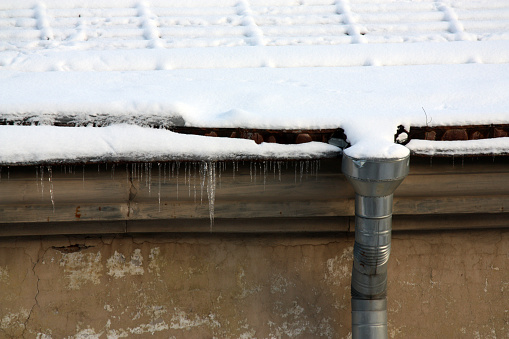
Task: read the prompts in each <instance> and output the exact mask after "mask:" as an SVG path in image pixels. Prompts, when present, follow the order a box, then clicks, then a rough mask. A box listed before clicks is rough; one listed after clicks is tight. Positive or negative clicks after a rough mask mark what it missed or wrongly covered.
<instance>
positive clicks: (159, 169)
mask: <svg viewBox="0 0 509 339" xmlns="http://www.w3.org/2000/svg"><path fill="white" fill-rule="evenodd" d="M157 169H158V179H159V180H158V190H157V200H158V202H159V212H161V163H159V162H158V163H157Z"/></svg>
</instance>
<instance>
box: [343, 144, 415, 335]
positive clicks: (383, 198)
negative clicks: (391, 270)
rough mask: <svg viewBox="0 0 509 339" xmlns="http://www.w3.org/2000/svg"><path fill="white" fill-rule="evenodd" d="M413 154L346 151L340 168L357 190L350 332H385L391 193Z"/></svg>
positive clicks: (406, 172)
mask: <svg viewBox="0 0 509 339" xmlns="http://www.w3.org/2000/svg"><path fill="white" fill-rule="evenodd" d="M409 163H410V157H409V156H406V157H404V158H399V159H383V158H380V159H378V158H375V159H372V158H370V159H356V158H353V157H350V156H348V155H346V154H343V163H342V170H343V173H344V174H345V176H346V178H347V179H348V181H349V182H350V183H351V184H352V186H353V187H354V190H355V244H354V260H353V270H352V338H353V339H368V338H377V339H380V338H387V337H388V334H387V264H388V261H389V254H390V251H391V226H392V196H393V193H394V191H395V190H396V188H397V187H398V186H399V184H401V182H402V181H403V179H404V178H405V177H406V176H407V174H408V169H409Z"/></svg>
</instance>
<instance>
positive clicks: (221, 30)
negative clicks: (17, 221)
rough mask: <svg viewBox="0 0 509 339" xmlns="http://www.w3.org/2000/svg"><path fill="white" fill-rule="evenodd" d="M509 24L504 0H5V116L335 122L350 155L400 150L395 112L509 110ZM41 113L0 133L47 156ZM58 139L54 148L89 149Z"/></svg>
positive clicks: (0, 84)
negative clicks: (42, 150) (344, 136)
mask: <svg viewBox="0 0 509 339" xmlns="http://www.w3.org/2000/svg"><path fill="white" fill-rule="evenodd" d="M508 32H509V3H508V2H507V1H504V0H494V1H487V0H479V1H448V2H436V1H431V0H422V1H411V2H394V1H390V0H377V1H362V2H357V1H343V0H338V1H332V0H305V1H297V0H240V1H238V0H225V1H223V0H221V1H220V0H207V1H191V2H189V1H184V0H174V1H162V0H154V1H135V0H126V1H120V0H111V1H107V2H104V1H98V0H80V1H78V0H66V1H61V0H45V1H32V0H20V1H9V2H3V3H0V70H1V72H0V103H1V104H0V122H1V121H17V122H20V121H24V122H34V123H39V124H43V125H44V124H46V125H50V124H52V123H54V122H62V121H65V122H71V123H74V124H76V125H78V126H81V125H87V124H90V123H99V124H101V125H115V124H123V123H129V124H136V125H140V126H149V125H165V126H168V125H185V126H195V127H219V128H220V127H245V128H269V129H320V128H339V127H341V128H343V129H344V130H345V132H346V134H347V136H348V140H349V141H350V143H351V144H352V145H353V146H352V147H351V148H350V149H348V150H347V151H346V152H347V153H348V154H349V155H351V156H354V157H389V158H392V157H396V158H399V157H401V156H404V155H405V154H408V149H407V148H404V147H402V146H398V145H394V134H395V132H396V129H397V126H399V125H404V126H406V127H407V128H408V127H410V126H412V125H413V126H424V125H428V124H429V125H432V126H433V125H474V124H483V125H484V124H502V123H509V97H508V96H507V93H508V92H509V33H508ZM422 108H424V109H425V110H426V112H427V117H426V116H425V115H424V113H423V110H422ZM37 128H41V129H37ZM37 128H35V129H34V130H32V129H28V128H26V129H19V130H16V131H17V132H16V133H18V134H19V136H17V138H21V139H26V140H27V142H26V143H17V140H18V139H16V138H11V139H9V138H6V137H5V136H4V135H0V137H1V138H2V147H3V148H2V149H10V148H14V149H16V150H17V152H18V153H16V154H18V155H19V157H20V158H19V159H23V161H24V162H33V161H36V160H35V159H37V161H45V160H44V159H43V158H37V156H36V155H35V154H34V152H33V151H32V150H33V149H36V148H33V147H32V146H30V145H32V143H34V142H35V141H34V140H36V139H35V138H32V135H35V134H37V133H42V131H49V130H46V129H45V128H46V127H45V128H42V127H37ZM122 128H126V127H125V126H124V127H122ZM35 131H37V132H35ZM38 131H41V132H38ZM52 131H53V130H52ZM55 131H56V130H55ZM58 131H59V132H51V133H55V135H60V134H62V133H63V134H62V135H67V133H78V134H80V133H83V134H80V135H81V137H83V138H84V136H85V135H88V136H89V137H90V138H92V137H93V135H94V133H113V131H115V130H114V129H106V130H104V131H103V132H91V130H86V131H87V133H85V132H82V131H83V130H82V129H78V128H71V129H69V130H68V131H65V132H63V131H61V130H60V129H59V130H58ZM78 131H79V132H78ZM108 131H109V132H108ZM140 131H141V130H140ZM143 131H144V132H139V133H142V134H143V135H144V137H143V138H141V137H140V138H139V139H140V140H141V139H144V138H145V139H147V138H148V139H149V137H148V135H149V134H150V133H153V134H154V139H157V138H158V136H156V133H161V132H157V131H155V130H148V129H147V130H144V129H143ZM149 132H150V133H149ZM47 133H49V132H47ZM145 133H148V134H147V136H146V137H145ZM168 135H170V134H168ZM39 136H42V135H39ZM107 138H109V137H108V136H107V135H103V136H102V137H101V140H103V139H107ZM172 138H173V137H172ZM145 139H144V140H145ZM37 140H38V141H37V143H40V144H41V145H36V147H46V148H45V149H46V150H48V149H50V147H49V141H47V140H51V139H50V138H44V137H40V138H38V139H37ZM197 140H198V139H197ZM199 140H201V139H199ZM204 140H206V141H203V143H205V144H206V143H209V141H208V140H209V139H204ZM82 142H83V143H84V144H91V145H92V144H94V142H95V141H94V140H85V139H82ZM147 142H148V143H149V144H150V143H151V142H150V140H147ZM229 142H232V143H235V144H237V143H238V150H240V149H242V147H243V146H242V142H243V141H241V140H234V141H229ZM487 142H489V141H487ZM46 143H48V144H47V145H45V144H46ZM198 143H202V142H201V141H200V142H198V141H197V144H198ZM19 145H24V146H23V149H21V147H20V146H19ZM51 145H52V147H53V152H54V153H52V155H51V157H49V153H46V154H47V155H48V158H46V160H51V159H71V158H73V157H75V158H76V159H78V158H79V157H85V158H87V159H88V158H90V157H88V156H87V155H82V156H77V155H76V154H74V155H73V154H72V152H70V150H69V149H67V148H66V146H65V144H58V143H53V144H51ZM59 145H60V146H59ZM130 147H132V149H131V153H130V154H131V155H132V156H133V157H136V156H135V154H144V156H146V157H151V156H155V154H156V153H157V152H158V151H156V149H154V150H153V151H151V150H150V149H147V148H145V146H144V145H140V143H132V144H130ZM182 147H183V146H182ZM200 147H201V146H200ZM232 147H233V146H232ZM264 147H265V146H264ZM267 147H268V146H267ZM271 147H272V146H271ZM299 147H300V146H299ZM324 147H325V146H324ZM198 148H199V147H198ZM262 148H263V147H256V150H258V151H260V150H262ZM87 149H88V147H87ZM98 149H102V150H103V151H104V152H105V153H103V156H104V159H109V157H113V158H115V156H112V155H110V153H107V152H106V150H105V149H104V148H100V147H98ZM183 149H184V148H183ZM230 150H231V152H232V153H231V156H232V157H236V156H237V155H238V154H240V153H239V152H236V151H234V148H231V149H230ZM166 151H167V150H166ZM188 151H189V152H191V151H190V150H188ZM23 152H24V153H23ZM458 152H461V151H460V150H458ZM191 153H192V152H191ZM248 153H249V152H248ZM9 154H11V155H12V154H13V153H9ZM21 154H25V155H21ZM28 154H31V156H32V157H33V158H32V160H30V159H28V158H24V157H25V156H27V155H28ZM122 154H125V153H122ZM157 154H162V153H157ZM172 154H175V153H172ZM182 154H183V153H182ZM192 154H194V156H198V155H197V154H196V153H192ZM200 154H201V155H203V154H204V153H200ZM122 156H124V155H122ZM161 156H162V155H161ZM218 156H220V157H225V156H226V155H225V153H221V155H218ZM251 156H253V157H254V156H255V154H254V153H249V157H251ZM258 156H260V157H266V156H267V155H265V154H264V153H263V152H261V151H260V153H258ZM93 157H97V158H100V157H101V155H100V154H95V155H93ZM93 157H92V158H93ZM200 157H201V156H200ZM278 157H284V152H282V153H279V156H278ZM292 157H293V156H292ZM66 161H67V160H66Z"/></svg>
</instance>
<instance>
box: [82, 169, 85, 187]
mask: <svg viewBox="0 0 509 339" xmlns="http://www.w3.org/2000/svg"><path fill="white" fill-rule="evenodd" d="M82 171H83V174H82V187H83V189H85V164H83V165H82Z"/></svg>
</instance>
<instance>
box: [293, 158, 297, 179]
mask: <svg viewBox="0 0 509 339" xmlns="http://www.w3.org/2000/svg"><path fill="white" fill-rule="evenodd" d="M293 168H295V184H297V164H296V163H295V162H294V163H293Z"/></svg>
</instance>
